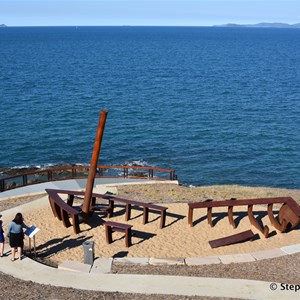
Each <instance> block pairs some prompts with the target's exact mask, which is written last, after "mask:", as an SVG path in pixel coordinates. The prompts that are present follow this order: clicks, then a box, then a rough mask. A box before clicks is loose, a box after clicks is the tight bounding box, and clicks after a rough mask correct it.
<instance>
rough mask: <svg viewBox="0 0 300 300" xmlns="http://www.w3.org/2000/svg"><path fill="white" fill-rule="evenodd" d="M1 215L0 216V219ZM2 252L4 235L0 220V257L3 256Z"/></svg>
mask: <svg viewBox="0 0 300 300" xmlns="http://www.w3.org/2000/svg"><path fill="white" fill-rule="evenodd" d="M1 217H2V215H0V218H1ZM3 251H4V234H3V228H2V220H0V257H2V256H3Z"/></svg>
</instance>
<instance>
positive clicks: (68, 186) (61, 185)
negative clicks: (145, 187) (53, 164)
mask: <svg viewBox="0 0 300 300" xmlns="http://www.w3.org/2000/svg"><path fill="white" fill-rule="evenodd" d="M86 181H87V179H70V180H61V181H49V182H44V183H39V184H33V185H27V186H24V187H20V188H17V189H12V190H8V191H5V192H1V193H0V200H1V199H4V198H12V197H17V196H21V195H34V194H39V193H43V192H45V189H47V188H48V189H63V190H75V191H77V190H83V189H85V187H86ZM138 183H142V184H144V183H147V184H151V183H153V184H155V183H162V181H155V180H147V179H134V178H132V179H131V178H130V179H129V178H95V183H94V188H97V186H100V185H102V186H103V185H116V184H138ZM163 183H171V184H178V181H177V180H166V181H163ZM95 192H96V190H95Z"/></svg>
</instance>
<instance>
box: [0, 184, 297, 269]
mask: <svg viewBox="0 0 300 300" xmlns="http://www.w3.org/2000/svg"><path fill="white" fill-rule="evenodd" d="M114 188H115V191H116V193H117V196H118V197H123V198H128V199H134V200H139V201H145V202H153V203H157V204H161V205H163V206H167V207H168V210H167V212H168V214H167V218H166V227H165V228H163V229H160V228H159V222H160V217H159V215H158V214H156V213H150V215H149V221H150V222H149V223H148V224H145V225H144V224H143V222H142V220H143V218H142V210H141V208H138V207H137V208H134V209H133V210H132V216H131V220H129V221H127V222H126V221H125V215H124V214H125V208H124V206H123V205H121V204H120V205H119V204H118V205H117V206H116V208H115V216H114V217H113V218H111V219H110V220H111V221H116V222H120V223H128V224H131V225H133V231H134V236H133V237H132V246H131V247H129V248H126V247H125V241H124V234H122V233H118V232H115V233H113V239H114V242H113V243H112V244H107V243H106V240H105V228H104V226H103V221H105V220H108V219H107V218H106V217H105V216H103V215H102V214H99V213H95V214H94V216H93V217H92V218H91V219H90V220H89V222H88V224H81V225H80V227H81V230H82V232H81V233H80V234H78V235H75V234H74V233H73V229H72V227H70V228H65V227H63V225H62V223H61V222H60V221H58V220H57V219H55V218H54V217H53V215H52V211H51V209H50V206H49V202H48V200H47V197H45V196H44V197H42V198H41V199H37V200H34V201H36V202H35V203H36V205H35V206H34V209H30V211H28V210H27V209H26V205H25V206H20V207H19V210H20V211H21V212H23V214H24V217H25V222H26V223H27V224H28V225H31V224H34V225H35V226H37V227H38V228H40V232H38V234H37V236H36V243H37V254H38V257H39V258H40V259H41V260H44V261H45V262H47V263H49V264H50V265H58V264H59V263H61V262H63V261H65V260H74V261H83V247H82V243H83V242H84V241H93V242H94V245H95V248H94V249H95V256H96V257H116V256H127V257H147V258H150V257H155V258H174V257H179V258H186V257H197V256H217V255H223V254H234V253H249V252H255V251H260V250H266V249H272V248H276V247H282V246H288V245H292V244H298V243H299V241H300V234H299V230H298V229H299V228H297V229H296V230H292V231H290V232H288V233H280V232H277V231H276V230H275V228H274V227H272V226H271V224H270V221H269V218H268V216H267V213H266V206H255V207H254V213H255V215H256V216H257V217H258V218H259V219H260V220H261V221H262V223H263V224H264V225H268V226H269V227H270V237H269V238H267V239H266V238H264V237H263V235H262V234H261V233H259V231H258V230H257V229H256V228H255V227H253V226H251V224H250V221H249V219H248V217H247V213H246V212H247V207H241V208H239V209H236V208H235V209H234V218H235V222H236V224H237V225H238V226H237V228H235V229H234V228H233V227H232V226H231V225H230V224H229V222H228V218H227V212H226V208H219V209H214V210H213V220H214V223H215V226H214V227H212V228H211V227H210V225H209V224H208V223H207V219H206V217H205V216H206V210H204V209H198V210H195V212H194V221H195V222H194V224H195V225H194V226H193V227H190V226H189V225H188V222H187V213H188V205H187V202H190V201H202V200H205V199H214V200H221V199H230V198H232V197H234V198H237V199H245V198H248V199H249V198H258V197H273V196H274V197H275V196H292V197H293V198H294V199H295V200H296V201H298V203H299V201H300V191H296V190H284V189H268V188H249V187H238V186H219V187H201V188H187V187H182V186H177V185H170V184H169V185H168V184H149V185H124V186H119V187H114ZM76 201H77V202H78V203H81V201H82V199H80V198H79V199H77V200H76ZM100 202H103V201H102V200H100ZM103 203H105V201H104V202H103ZM3 204H4V203H3ZM22 210H23V211H22ZM276 211H277V210H276V207H275V208H274V212H275V213H276ZM4 229H6V228H5V225H4ZM248 229H251V230H252V231H253V232H254V233H257V234H258V236H257V239H255V240H253V241H248V242H244V243H239V244H236V245H230V246H226V247H219V248H215V249H212V248H211V247H210V245H209V243H208V241H210V240H214V239H218V238H221V237H225V236H228V235H232V234H235V233H239V232H241V231H244V230H248ZM25 245H26V244H25Z"/></svg>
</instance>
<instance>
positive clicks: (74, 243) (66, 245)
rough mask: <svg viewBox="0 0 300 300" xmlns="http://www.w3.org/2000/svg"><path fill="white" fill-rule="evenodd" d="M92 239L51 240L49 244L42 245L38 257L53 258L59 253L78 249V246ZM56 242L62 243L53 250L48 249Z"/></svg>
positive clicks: (88, 237) (39, 247)
mask: <svg viewBox="0 0 300 300" xmlns="http://www.w3.org/2000/svg"><path fill="white" fill-rule="evenodd" d="M90 238H92V236H87V237H83V236H81V237H78V238H72V239H67V240H66V239H64V240H62V239H54V240H50V241H48V242H46V243H45V244H41V245H39V246H38V248H37V250H38V255H39V256H40V257H51V256H52V255H55V254H57V253H60V252H63V251H65V250H66V249H72V248H76V247H78V246H81V245H82V243H83V242H85V241H87V240H89V239H90ZM56 240H62V241H58V244H57V245H55V246H52V247H51V248H46V249H44V248H45V247H47V245H53V244H54V242H55V241H56Z"/></svg>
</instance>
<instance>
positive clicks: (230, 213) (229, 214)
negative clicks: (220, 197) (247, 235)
mask: <svg viewBox="0 0 300 300" xmlns="http://www.w3.org/2000/svg"><path fill="white" fill-rule="evenodd" d="M228 220H229V223H230V225H232V227H233V228H236V224H235V222H234V220H233V206H228Z"/></svg>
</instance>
